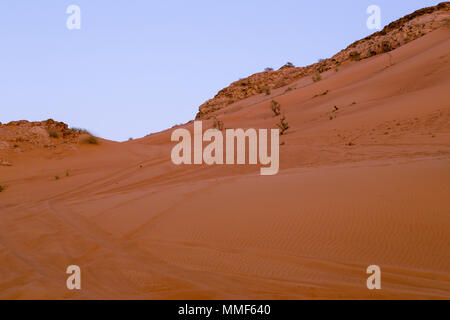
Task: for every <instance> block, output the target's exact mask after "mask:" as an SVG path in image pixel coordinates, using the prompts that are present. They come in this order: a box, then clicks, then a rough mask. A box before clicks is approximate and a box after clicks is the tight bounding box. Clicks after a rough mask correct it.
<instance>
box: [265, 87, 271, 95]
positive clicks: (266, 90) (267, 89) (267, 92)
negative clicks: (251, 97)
mask: <svg viewBox="0 0 450 320" xmlns="http://www.w3.org/2000/svg"><path fill="white" fill-rule="evenodd" d="M265 92H266V96H270V89H269V88H266V89H265Z"/></svg>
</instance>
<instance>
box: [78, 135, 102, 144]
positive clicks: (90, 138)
mask: <svg viewBox="0 0 450 320" xmlns="http://www.w3.org/2000/svg"><path fill="white" fill-rule="evenodd" d="M81 143H82V144H94V145H97V144H100V142H99V141H98V139H97V137H94V136H93V135H89V136H88V137H85V138H83V139H81Z"/></svg>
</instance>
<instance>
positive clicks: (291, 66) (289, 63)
mask: <svg viewBox="0 0 450 320" xmlns="http://www.w3.org/2000/svg"><path fill="white" fill-rule="evenodd" d="M283 67H288V68H294V67H295V65H294V64H293V63H292V62H287V63H286V64H285V65H284V66H283Z"/></svg>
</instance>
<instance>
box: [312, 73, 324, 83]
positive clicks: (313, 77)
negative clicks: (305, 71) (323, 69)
mask: <svg viewBox="0 0 450 320" xmlns="http://www.w3.org/2000/svg"><path fill="white" fill-rule="evenodd" d="M320 80H322V75H321V74H320V73H316V74H315V75H313V76H312V81H313V82H319V81H320Z"/></svg>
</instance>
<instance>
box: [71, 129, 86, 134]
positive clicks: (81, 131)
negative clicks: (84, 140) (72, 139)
mask: <svg viewBox="0 0 450 320" xmlns="http://www.w3.org/2000/svg"><path fill="white" fill-rule="evenodd" d="M70 130H72V131H75V132H76V133H79V134H89V131H87V130H86V129H83V128H70Z"/></svg>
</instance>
